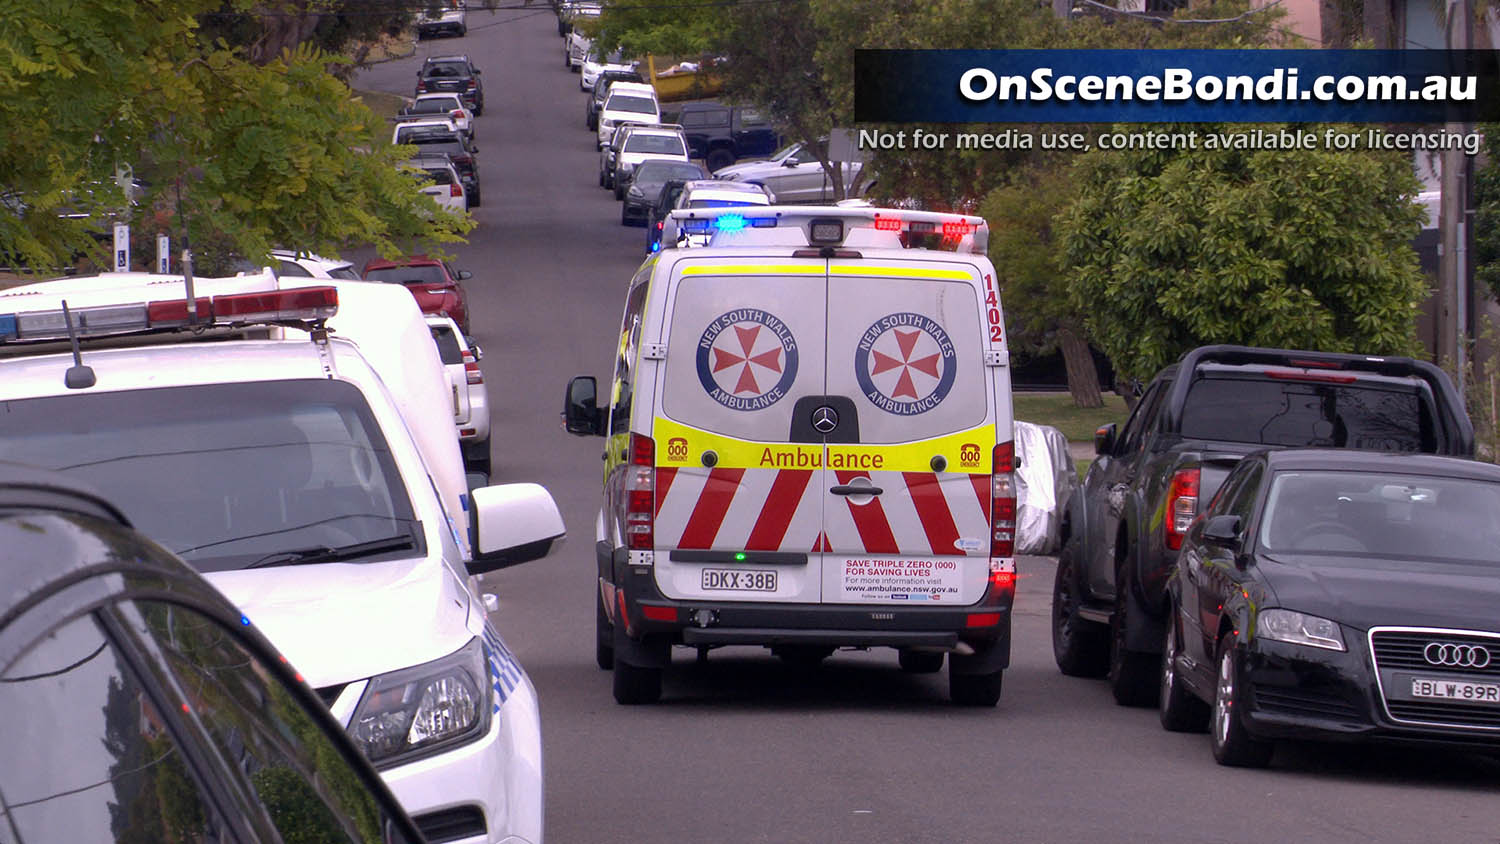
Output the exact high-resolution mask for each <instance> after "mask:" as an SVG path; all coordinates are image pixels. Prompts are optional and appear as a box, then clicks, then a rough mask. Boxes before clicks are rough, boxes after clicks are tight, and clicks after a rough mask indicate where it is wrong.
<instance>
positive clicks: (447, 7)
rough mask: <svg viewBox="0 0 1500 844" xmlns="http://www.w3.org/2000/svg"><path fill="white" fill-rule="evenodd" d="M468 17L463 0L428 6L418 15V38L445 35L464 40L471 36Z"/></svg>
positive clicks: (449, 0)
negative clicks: (464, 37)
mask: <svg viewBox="0 0 1500 844" xmlns="http://www.w3.org/2000/svg"><path fill="white" fill-rule="evenodd" d="M429 2H432V0H429ZM468 17H469V16H468V14H467V13H466V11H465V9H464V3H463V0H448V2H446V3H443V4H441V5H433V6H426V7H424V8H423V9H422V11H421V13H420V14H418V15H417V38H418V39H422V38H431V37H432V36H434V35H442V34H444V33H452V34H454V35H457V36H459V37H460V38H462V37H463V36H465V35H468V34H469V20H468Z"/></svg>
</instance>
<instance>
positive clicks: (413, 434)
mask: <svg viewBox="0 0 1500 844" xmlns="http://www.w3.org/2000/svg"><path fill="white" fill-rule="evenodd" d="M317 281H319V280H314V279H301V280H298V281H297V282H295V283H301V284H308V283H312V282H317ZM392 294H400V295H392ZM70 338H73V339H76V341H77V346H76V347H75V348H74V349H73V350H72V351H70V350H69V348H68V346H69V339H70ZM428 382H431V384H430V386H424V385H427V384H428ZM446 394H447V384H446V379H445V377H444V372H443V369H442V364H441V362H440V360H439V359H438V351H437V348H436V347H435V346H434V344H433V342H432V339H431V335H430V334H429V332H428V329H427V326H426V324H425V322H423V320H422V318H421V316H420V314H419V312H418V311H417V309H416V305H415V304H414V303H413V302H412V301H411V298H410V296H408V295H406V294H405V293H404V291H401V290H394V291H388V290H387V288H384V287H382V286H378V285H368V284H361V283H358V282H347V283H345V282H333V283H328V282H323V283H321V284H312V285H311V286H303V287H289V286H288V285H287V284H286V283H285V282H284V280H278V279H277V278H276V277H275V276H274V275H273V274H271V273H263V274H258V275H250V276H240V277H235V278H228V279H210V280H203V279H200V280H198V282H197V283H196V284H195V288H194V292H192V293H191V294H189V293H187V290H186V289H185V284H184V280H183V279H182V278H181V277H170V276H145V275H142V274H123V275H121V276H113V277H112V276H105V277H100V278H95V279H81V280H68V281H61V282H51V283H47V284H42V285H32V286H30V287H28V288H21V289H19V290H16V291H10V292H7V293H5V294H0V403H3V404H4V406H5V408H6V414H5V415H4V418H3V421H0V459H8V460H14V461H20V462H26V463H30V464H34V465H40V466H41V467H43V468H48V469H54V470H57V471H61V472H63V473H64V474H66V475H69V476H71V477H73V478H75V479H77V480H79V481H81V482H84V483H88V484H90V485H91V486H93V487H94V488H96V489H98V490H100V491H101V492H102V493H104V494H105V495H107V496H108V497H110V498H111V499H113V500H115V501H117V502H119V503H120V504H121V505H122V507H123V509H124V511H125V514H126V516H127V517H129V518H130V520H131V521H132V522H133V523H134V524H135V525H136V526H137V527H138V528H139V529H141V530H142V532H144V533H146V534H148V535H150V536H152V537H153V538H155V539H156V540H157V541H159V542H160V543H162V544H163V545H165V546H166V547H167V548H169V549H171V550H172V551H174V552H176V553H177V555H178V556H180V557H182V558H183V559H185V560H187V561H188V562H189V563H190V564H192V565H193V566H194V567H195V568H197V569H198V570H199V571H201V572H203V573H204V574H205V575H206V576H207V578H208V579H209V580H210V581H211V582H212V583H213V584H214V585H215V586H216V587H218V588H219V589H220V590H221V591H223V592H224V594H225V595H226V596H228V597H229V598H230V600H231V601H233V602H234V603H235V605H236V606H237V607H238V608H239V609H240V611H241V612H243V613H244V614H245V617H246V618H247V619H249V620H250V621H251V622H253V623H254V624H255V625H256V626H257V627H259V628H260V629H261V631H263V632H264V633H265V634H266V635H267V637H268V638H270V639H271V641H272V642H273V643H275V644H276V646H277V647H278V648H279V649H280V650H281V651H282V652H283V653H285V654H286V655H287V657H288V658H289V659H291V661H292V662H293V663H294V664H296V665H297V666H298V668H299V669H300V670H301V671H302V673H303V675H304V676H305V677H306V678H307V680H308V682H309V683H310V684H311V685H312V686H313V687H315V688H316V689H317V690H318V692H319V693H320V695H321V696H322V698H323V700H324V702H325V703H326V704H327V705H328V706H329V708H330V710H331V711H332V713H333V715H334V717H335V718H336V719H337V720H338V721H339V723H341V724H343V725H344V726H345V728H346V729H347V730H348V732H349V734H350V736H351V737H352V738H353V740H354V742H355V744H356V745H357V746H358V747H360V748H361V749H362V750H363V751H364V753H365V754H366V755H367V756H368V757H369V758H370V760H371V761H372V762H373V763H374V764H375V766H376V768H377V769H379V770H380V771H381V773H382V776H383V777H384V779H385V781H386V782H387V784H388V785H389V786H390V788H391V790H392V792H393V793H394V794H395V795H396V796H397V798H398V799H399V800H400V801H401V803H402V804H403V806H404V807H405V808H406V809H407V811H408V812H410V813H411V815H412V816H413V818H414V820H415V821H416V823H417V824H418V826H419V827H421V828H422V829H423V831H424V833H425V834H427V835H428V836H429V837H430V838H435V839H438V840H444V841H453V840H461V841H465V842H481V841H482V842H502V841H503V842H522V841H524V842H537V841H540V840H541V836H542V818H543V814H542V781H541V734H540V726H539V720H538V710H537V701H536V694H535V691H534V689H533V688H532V685H531V683H530V681H529V679H528V678H527V677H526V674H525V672H524V671H523V670H522V669H521V667H520V665H519V663H518V662H517V660H516V658H515V656H514V654H513V653H512V652H511V651H510V650H509V649H508V648H507V647H506V645H505V643H504V642H503V641H502V640H501V638H500V637H499V635H498V634H497V633H496V631H495V630H494V628H493V627H492V626H491V625H490V623H489V621H488V620H487V618H486V612H485V610H486V606H487V604H486V599H485V598H484V597H483V596H482V595H481V594H480V592H479V591H478V581H477V576H478V575H479V574H481V573H483V572H487V571H492V570H495V569H498V568H501V567H504V566H509V565H513V564H516V563H520V562H524V561H527V560H530V559H535V558H537V557H540V556H543V555H544V554H546V553H547V552H548V551H549V550H550V548H551V547H552V545H553V544H554V543H555V542H556V541H557V540H559V539H560V538H561V537H562V535H563V532H564V530H563V525H562V520H561V517H560V515H559V514H558V512H557V508H556V505H555V504H554V503H553V501H552V499H551V497H550V496H549V495H548V494H547V493H546V491H545V490H543V489H542V488H541V487H538V486H536V485H533V484H511V485H505V486H497V487H485V488H479V489H474V490H472V492H470V491H468V490H466V489H463V488H462V487H461V486H460V487H459V489H458V490H455V488H454V485H455V474H456V475H457V479H456V483H458V484H460V485H461V484H462V483H463V480H462V478H463V476H462V461H461V458H460V456H459V449H458V442H457V437H456V436H455V431H454V427H453V418H452V415H451V413H450V411H449V405H448V404H447V403H446V402H445V398H446ZM434 396H435V399H434ZM466 514H467V518H466ZM470 520H471V521H472V528H471V526H470V524H469V521H470ZM471 549H472V550H471Z"/></svg>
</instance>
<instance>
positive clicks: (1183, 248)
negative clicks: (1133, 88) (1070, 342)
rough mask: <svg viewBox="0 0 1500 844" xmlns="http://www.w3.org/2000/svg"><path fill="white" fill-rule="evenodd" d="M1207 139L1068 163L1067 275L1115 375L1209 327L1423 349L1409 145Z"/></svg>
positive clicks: (1229, 334) (1338, 344)
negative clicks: (1294, 145) (1339, 146)
mask: <svg viewBox="0 0 1500 844" xmlns="http://www.w3.org/2000/svg"><path fill="white" fill-rule="evenodd" d="M1179 128H1182V129H1184V130H1186V129H1188V128H1193V129H1196V130H1197V131H1198V132H1199V133H1200V136H1206V135H1208V134H1209V133H1225V134H1228V135H1240V134H1243V133H1247V132H1250V131H1254V130H1255V129H1263V130H1265V131H1276V130H1279V129H1284V128H1287V127H1283V126H1274V125H1272V126H1264V125H1262V126H1258V127H1245V126H1237V125H1236V126H1213V125H1197V126H1194V127H1179ZM1292 128H1293V129H1301V128H1305V127H1292ZM1201 147H1202V145H1200V148H1199V149H1195V150H1181V151H1171V150H1159V151H1141V152H1119V151H1111V152H1098V151H1095V152H1091V153H1087V154H1085V155H1083V156H1081V157H1080V158H1078V159H1077V160H1076V161H1075V163H1074V166H1075V168H1076V174H1075V185H1076V189H1077V191H1078V195H1077V199H1076V200H1075V201H1074V202H1073V203H1071V204H1070V206H1069V207H1068V209H1067V210H1065V211H1064V212H1063V213H1062V214H1061V215H1060V216H1059V217H1058V219H1057V225H1058V229H1059V233H1058V239H1059V242H1060V243H1061V244H1062V247H1063V254H1064V258H1065V261H1066V263H1065V269H1066V270H1067V272H1068V277H1069V289H1070V293H1071V295H1072V299H1073V304H1074V307H1076V308H1077V309H1078V310H1079V312H1081V313H1082V314H1084V319H1085V325H1086V326H1087V328H1088V330H1089V332H1090V334H1091V335H1092V337H1093V338H1094V340H1095V342H1096V343H1098V345H1099V346H1100V348H1101V349H1103V350H1104V352H1105V353H1106V354H1108V355H1109V357H1110V360H1111V361H1113V362H1114V365H1115V368H1116V369H1117V370H1118V371H1120V372H1121V374H1122V375H1125V376H1127V377H1133V378H1140V379H1147V378H1149V377H1150V376H1151V375H1152V374H1153V373H1155V372H1156V370H1158V369H1160V368H1161V367H1163V366H1165V365H1166V364H1168V363H1170V362H1171V361H1173V360H1175V359H1177V358H1178V357H1179V356H1180V355H1181V354H1182V353H1183V352H1185V351H1187V350H1188V349H1191V348H1193V347H1195V346H1198V345H1202V344H1204V343H1245V344H1250V345H1257V346H1276V347H1283V348H1305V349H1321V350H1326V351H1337V352H1365V353H1369V354H1405V353H1411V352H1413V351H1414V349H1415V335H1414V332H1415V318H1416V314H1417V307H1418V305H1419V304H1420V303H1421V301H1422V299H1423V298H1424V296H1425V295H1426V292H1427V291H1426V285H1425V282H1424V281H1423V277H1422V274H1421V271H1420V269H1419V268H1418V265H1417V259H1416V254H1415V253H1414V252H1413V251H1412V248H1411V246H1410V241H1411V239H1412V238H1413V237H1415V236H1416V234H1417V230H1418V226H1419V225H1420V220H1421V215H1422V212H1421V210H1420V208H1419V207H1418V206H1417V205H1416V204H1415V202H1414V201H1413V200H1414V198H1415V196H1416V193H1417V190H1418V183H1417V179H1416V176H1415V175H1414V174H1413V172H1412V167H1411V162H1410V161H1409V160H1408V159H1407V158H1405V157H1404V156H1402V155H1400V154H1399V153H1391V154H1387V153H1379V152H1371V151H1363V150H1356V151H1348V152H1335V151H1329V150H1322V149H1319V150H1297V151H1293V150H1235V149H1206V148H1201Z"/></svg>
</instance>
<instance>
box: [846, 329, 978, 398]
mask: <svg viewBox="0 0 1500 844" xmlns="http://www.w3.org/2000/svg"><path fill="white" fill-rule="evenodd" d="M957 371H958V359H957V357H956V356H955V355H954V351H953V341H952V340H950V339H949V338H948V332H946V331H944V330H943V327H942V326H941V325H938V323H937V321H936V320H934V319H932V318H931V317H926V316H923V315H922V314H914V313H896V314H890V315H889V316H883V317H881V318H880V319H878V320H876V321H875V323H874V324H873V325H871V326H870V327H869V328H867V329H865V333H864V334H862V335H861V336H860V338H859V347H858V348H857V349H856V350H855V352H854V376H855V378H857V379H858V380H859V388H860V390H862V391H863V392H864V394H865V398H866V399H868V400H869V402H870V403H871V404H873V405H875V406H876V407H878V408H880V409H881V410H884V411H885V412H887V413H894V414H896V415H897V416H915V415H917V414H919V413H926V412H927V411H929V410H932V409H933V408H934V407H937V406H938V405H939V404H942V402H943V399H945V398H947V397H948V391H949V390H952V389H953V379H954V375H955V374H956V373H957Z"/></svg>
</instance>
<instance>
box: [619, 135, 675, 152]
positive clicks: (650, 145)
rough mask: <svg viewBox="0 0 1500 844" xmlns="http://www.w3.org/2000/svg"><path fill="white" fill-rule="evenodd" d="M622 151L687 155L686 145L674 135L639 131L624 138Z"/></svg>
mask: <svg viewBox="0 0 1500 844" xmlns="http://www.w3.org/2000/svg"><path fill="white" fill-rule="evenodd" d="M624 151H625V152H633V153H642V154H646V155H687V147H685V146H683V145H682V139H681V138H679V137H677V136H676V135H643V134H641V133H639V132H636V133H633V134H632V135H631V136H630V137H629V138H626V139H625V150H624Z"/></svg>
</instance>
